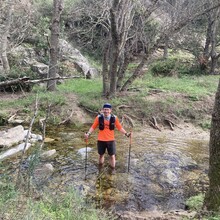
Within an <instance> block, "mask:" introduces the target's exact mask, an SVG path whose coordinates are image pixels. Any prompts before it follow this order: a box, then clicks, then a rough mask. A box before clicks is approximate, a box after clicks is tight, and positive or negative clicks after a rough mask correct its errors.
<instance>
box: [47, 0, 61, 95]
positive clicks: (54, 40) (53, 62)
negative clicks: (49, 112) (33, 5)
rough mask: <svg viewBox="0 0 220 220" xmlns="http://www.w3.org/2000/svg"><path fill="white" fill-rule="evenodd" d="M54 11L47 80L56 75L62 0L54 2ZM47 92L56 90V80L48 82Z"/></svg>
mask: <svg viewBox="0 0 220 220" xmlns="http://www.w3.org/2000/svg"><path fill="white" fill-rule="evenodd" d="M53 4H54V11H53V18H52V24H51V37H50V64H49V73H48V78H55V77H56V75H57V72H58V71H57V70H58V68H57V62H58V43H59V35H60V16H61V13H62V10H63V0H54V1H53ZM47 90H49V91H54V90H56V80H50V81H48V83H47Z"/></svg>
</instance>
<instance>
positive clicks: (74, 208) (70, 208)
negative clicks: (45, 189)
mask: <svg viewBox="0 0 220 220" xmlns="http://www.w3.org/2000/svg"><path fill="white" fill-rule="evenodd" d="M28 210H29V211H28V216H27V218H28V219H33V220H40V219H44V218H49V219H51V220H66V219H69V220H71V219H76V220H98V219H105V220H107V219H114V218H113V217H111V218H110V217H108V216H107V215H106V213H105V212H104V211H99V210H96V209H95V207H93V206H92V205H91V204H90V203H86V202H85V200H84V199H83V198H82V197H80V195H78V194H77V193H76V192H75V191H74V190H73V189H70V190H69V191H68V192H66V193H65V195H64V196H63V195H55V196H51V195H50V193H49V196H45V200H41V201H39V202H35V203H33V201H29V208H28Z"/></svg>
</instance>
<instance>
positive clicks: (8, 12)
mask: <svg viewBox="0 0 220 220" xmlns="http://www.w3.org/2000/svg"><path fill="white" fill-rule="evenodd" d="M0 7H1V11H0V12H1V15H0V16H1V18H0V20H1V21H2V22H1V23H0V25H1V26H0V56H1V60H2V65H3V69H4V73H5V74H7V73H8V72H9V71H10V65H9V62H8V56H7V48H8V37H9V30H10V26H11V20H12V10H13V2H11V1H7V2H6V3H5V5H1V6H0ZM2 10H3V11H2Z"/></svg>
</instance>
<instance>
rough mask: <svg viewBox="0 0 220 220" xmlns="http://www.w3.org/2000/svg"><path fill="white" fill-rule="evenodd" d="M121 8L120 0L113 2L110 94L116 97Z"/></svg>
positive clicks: (111, 11) (111, 14)
mask: <svg viewBox="0 0 220 220" xmlns="http://www.w3.org/2000/svg"><path fill="white" fill-rule="evenodd" d="M118 7H119V0H114V1H113V6H112V8H111V10H110V20H111V36H112V47H111V56H110V69H109V74H110V77H111V78H110V93H111V96H112V97H114V96H115V93H116V83H117V68H118V57H119V33H118V27H117V18H116V13H117V10H118Z"/></svg>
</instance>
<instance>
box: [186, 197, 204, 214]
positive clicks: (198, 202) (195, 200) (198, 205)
mask: <svg viewBox="0 0 220 220" xmlns="http://www.w3.org/2000/svg"><path fill="white" fill-rule="evenodd" d="M204 198H205V195H204V194H202V193H200V194H198V195H196V196H192V197H190V198H189V199H188V200H187V201H186V205H187V206H188V207H189V209H190V210H197V211H198V210H201V209H202V206H203V201H204Z"/></svg>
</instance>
